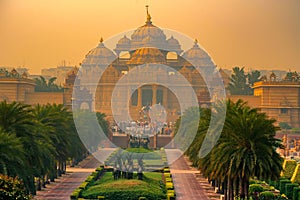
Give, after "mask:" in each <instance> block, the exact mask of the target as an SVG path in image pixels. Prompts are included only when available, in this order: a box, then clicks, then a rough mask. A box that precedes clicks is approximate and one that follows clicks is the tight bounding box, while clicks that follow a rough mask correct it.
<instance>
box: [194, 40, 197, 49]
mask: <svg viewBox="0 0 300 200" xmlns="http://www.w3.org/2000/svg"><path fill="white" fill-rule="evenodd" d="M194 47H198V40H197V38H196V39H195V40H194Z"/></svg>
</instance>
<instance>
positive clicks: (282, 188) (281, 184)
mask: <svg viewBox="0 0 300 200" xmlns="http://www.w3.org/2000/svg"><path fill="white" fill-rule="evenodd" d="M288 183H292V182H291V181H290V180H288V179H283V180H280V181H279V190H280V194H284V193H285V185H286V184H288Z"/></svg>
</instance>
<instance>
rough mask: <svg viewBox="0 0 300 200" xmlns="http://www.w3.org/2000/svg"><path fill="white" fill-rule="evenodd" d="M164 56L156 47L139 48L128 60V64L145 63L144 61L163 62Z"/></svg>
mask: <svg viewBox="0 0 300 200" xmlns="http://www.w3.org/2000/svg"><path fill="white" fill-rule="evenodd" d="M164 62H165V56H164V54H163V53H162V52H161V51H160V50H159V49H157V48H140V49H137V50H136V51H135V52H134V53H133V54H132V56H131V59H130V60H129V61H128V63H129V64H138V65H140V64H145V63H164Z"/></svg>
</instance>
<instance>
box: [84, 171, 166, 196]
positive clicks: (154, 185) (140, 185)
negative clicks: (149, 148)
mask: <svg viewBox="0 0 300 200" xmlns="http://www.w3.org/2000/svg"><path fill="white" fill-rule="evenodd" d="M81 196H82V197H84V198H90V199H91V198H97V197H98V196H105V199H111V200H118V199H121V200H137V199H138V198H139V197H146V198H147V199H148V200H159V199H166V190H165V186H164V184H163V183H162V174H161V173H159V172H145V173H144V179H143V180H137V178H136V174H135V175H134V179H132V180H127V179H119V180H113V175H112V172H106V173H105V174H104V175H103V177H101V178H100V179H99V180H97V181H95V182H93V183H91V185H90V186H89V187H88V188H87V189H86V190H84V191H83V192H82V194H81Z"/></svg>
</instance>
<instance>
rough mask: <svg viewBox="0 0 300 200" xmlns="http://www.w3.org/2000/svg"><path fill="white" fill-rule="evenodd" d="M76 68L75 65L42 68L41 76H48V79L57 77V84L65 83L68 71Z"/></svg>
mask: <svg viewBox="0 0 300 200" xmlns="http://www.w3.org/2000/svg"><path fill="white" fill-rule="evenodd" d="M72 69H74V66H65V65H63V66H58V67H56V68H47V69H42V70H41V76H43V77H44V78H46V79H47V80H48V79H50V78H52V77H56V81H55V83H56V84H57V85H61V86H62V85H63V84H64V82H65V78H66V75H67V73H68V72H70V71H71V70H72Z"/></svg>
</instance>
